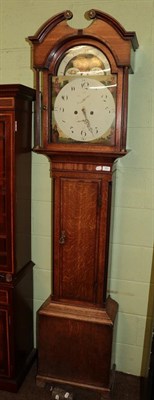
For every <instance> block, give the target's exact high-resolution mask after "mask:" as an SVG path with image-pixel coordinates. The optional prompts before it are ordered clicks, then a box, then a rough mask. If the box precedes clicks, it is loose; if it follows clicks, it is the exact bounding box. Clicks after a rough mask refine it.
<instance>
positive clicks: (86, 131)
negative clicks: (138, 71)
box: [54, 77, 115, 142]
mask: <svg viewBox="0 0 154 400" xmlns="http://www.w3.org/2000/svg"><path fill="white" fill-rule="evenodd" d="M54 117H55V121H56V124H57V129H60V130H61V131H62V132H63V133H64V134H65V136H66V137H70V138H71V139H73V140H75V141H80V142H89V141H93V140H96V139H98V138H100V137H102V136H103V134H105V132H106V131H107V130H108V129H109V128H110V127H111V125H112V123H113V121H114V118H115V101H114V98H113V96H112V94H111V92H110V90H109V89H108V87H107V86H106V85H104V84H103V83H102V82H101V81H100V80H98V79H92V78H89V77H78V78H76V79H71V80H70V81H68V83H66V84H65V85H64V86H63V87H62V89H61V90H60V91H59V93H58V95H57V97H56V100H55V104H54Z"/></svg>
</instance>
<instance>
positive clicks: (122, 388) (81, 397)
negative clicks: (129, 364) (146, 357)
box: [0, 362, 140, 400]
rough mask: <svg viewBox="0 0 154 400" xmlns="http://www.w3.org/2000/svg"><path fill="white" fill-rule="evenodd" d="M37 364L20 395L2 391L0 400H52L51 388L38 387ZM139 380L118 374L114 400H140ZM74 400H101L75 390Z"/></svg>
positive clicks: (27, 377) (91, 393)
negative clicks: (36, 380) (36, 379)
mask: <svg viewBox="0 0 154 400" xmlns="http://www.w3.org/2000/svg"><path fill="white" fill-rule="evenodd" d="M35 376H36V362H35V363H34V364H33V365H32V367H31V369H30V371H29V373H28V375H27V376H26V379H25V380H24V382H23V384H22V386H21V387H20V389H19V391H18V393H9V392H4V391H0V400H51V391H50V386H49V385H46V386H45V387H44V388H40V387H37V386H36V383H35ZM139 386H140V385H139V379H138V378H136V377H132V376H130V375H126V374H123V373H119V372H116V378H115V385H114V389H113V393H112V400H140V387H139ZM73 400H101V396H100V395H99V394H96V393H95V392H89V391H87V390H79V389H74V388H73Z"/></svg>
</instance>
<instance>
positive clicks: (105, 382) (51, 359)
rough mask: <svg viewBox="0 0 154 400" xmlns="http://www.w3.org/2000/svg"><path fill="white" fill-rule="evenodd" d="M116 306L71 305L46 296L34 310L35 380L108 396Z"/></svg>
mask: <svg viewBox="0 0 154 400" xmlns="http://www.w3.org/2000/svg"><path fill="white" fill-rule="evenodd" d="M117 308H118V305H117V303H116V302H115V301H114V300H112V299H111V298H109V299H108V300H107V303H106V306H105V307H104V308H96V307H86V306H83V307H82V306H75V305H69V304H64V303H60V302H55V301H51V298H49V299H47V300H46V302H45V303H44V304H43V305H42V307H41V308H40V310H39V312H38V323H39V325H38V335H39V343H38V374H37V383H40V382H41V383H43V382H46V383H50V382H55V383H57V384H58V383H59V384H67V385H72V386H76V387H79V388H85V389H90V390H94V391H98V392H100V393H101V394H102V395H103V396H106V397H105V398H110V397H109V396H110V375H111V371H110V366H111V350H112V338H113V327H114V320H115V317H116V313H117Z"/></svg>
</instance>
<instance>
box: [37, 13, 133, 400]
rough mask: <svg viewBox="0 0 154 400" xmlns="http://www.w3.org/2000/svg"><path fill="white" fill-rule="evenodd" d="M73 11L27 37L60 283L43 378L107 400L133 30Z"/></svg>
mask: <svg viewBox="0 0 154 400" xmlns="http://www.w3.org/2000/svg"><path fill="white" fill-rule="evenodd" d="M70 18H72V13H71V12H70V11H66V12H63V13H61V14H58V15H56V16H55V17H53V18H51V19H50V20H48V21H47V22H46V23H45V24H44V25H43V26H42V27H41V28H40V29H39V30H38V32H37V33H36V35H35V36H31V37H29V40H30V42H31V43H32V51H33V67H34V69H35V76H36V89H37V95H36V96H37V101H36V125H35V147H34V151H36V152H37V153H38V154H45V155H46V156H47V157H48V158H49V160H50V163H51V176H52V178H53V189H54V190H53V192H54V194H53V249H54V252H53V253H54V254H53V288H52V290H51V295H50V296H49V298H48V299H47V300H46V301H45V303H44V304H43V305H42V307H41V308H40V310H39V312H38V372H37V382H38V383H40V384H42V385H43V384H44V383H45V382H50V381H51V382H55V383H61V384H71V385H74V386H78V387H82V388H89V389H92V390H97V391H99V392H100V393H101V394H102V396H103V397H108V398H109V396H110V371H111V369H112V367H111V352H112V338H113V327H114V321H115V317H116V314H117V309H118V304H117V303H116V302H115V301H114V300H113V299H112V298H111V297H107V274H108V252H109V233H110V211H111V193H112V166H113V163H114V161H115V160H116V159H117V158H118V157H122V156H124V155H125V154H126V126H127V99H128V75H129V72H133V59H132V55H133V53H134V51H135V50H136V49H137V47H138V41H137V38H136V34H135V32H126V31H125V29H124V28H123V27H122V26H121V25H120V24H119V23H118V22H117V21H116V20H115V19H113V18H112V17H110V16H109V15H107V14H105V13H102V12H100V11H98V10H90V11H89V12H87V13H86V18H89V19H90V20H92V21H91V23H90V25H89V26H88V28H86V29H79V30H78V29H73V28H71V27H70V26H69V24H68V22H67V20H68V19H70Z"/></svg>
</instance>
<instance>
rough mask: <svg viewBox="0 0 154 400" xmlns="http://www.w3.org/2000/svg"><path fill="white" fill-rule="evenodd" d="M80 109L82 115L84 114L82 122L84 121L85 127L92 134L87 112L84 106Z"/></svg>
mask: <svg viewBox="0 0 154 400" xmlns="http://www.w3.org/2000/svg"><path fill="white" fill-rule="evenodd" d="M81 111H82V112H83V115H84V117H85V119H84V122H85V124H86V125H87V128H88V129H89V131H90V132H91V133H92V135H93V129H92V127H91V125H90V122H89V119H88V118H87V113H86V110H85V108H84V107H83V108H82V110H81Z"/></svg>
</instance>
